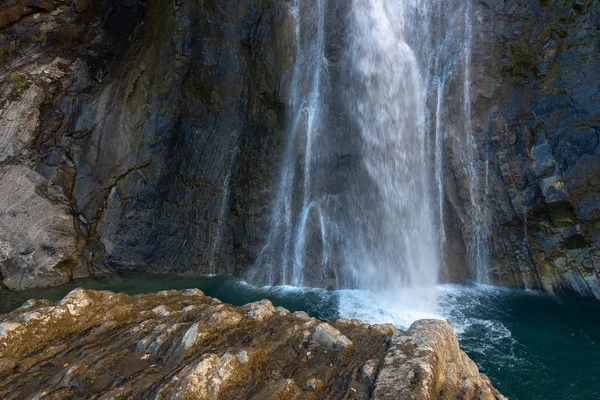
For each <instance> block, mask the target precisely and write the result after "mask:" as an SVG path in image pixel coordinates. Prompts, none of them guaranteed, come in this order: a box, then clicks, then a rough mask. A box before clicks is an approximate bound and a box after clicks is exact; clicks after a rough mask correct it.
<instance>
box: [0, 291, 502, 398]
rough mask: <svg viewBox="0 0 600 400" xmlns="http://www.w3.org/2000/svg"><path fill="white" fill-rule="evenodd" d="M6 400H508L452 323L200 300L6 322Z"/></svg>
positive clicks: (15, 316)
mask: <svg viewBox="0 0 600 400" xmlns="http://www.w3.org/2000/svg"><path fill="white" fill-rule="evenodd" d="M0 398H3V399H17V398H18V399H71V398H77V399H81V398H97V399H122V398H153V399H321V398H323V399H342V398H343V399H369V398H374V399H395V400H398V399H505V397H503V396H502V395H501V394H499V393H498V391H497V390H495V389H494V388H493V386H492V384H491V383H490V381H489V379H488V378H487V377H486V376H485V375H482V374H480V373H479V371H478V369H477V366H476V365H475V363H474V362H473V361H471V360H470V359H469V358H468V357H467V356H466V355H465V353H463V352H462V351H461V350H460V348H459V346H458V341H457V339H456V337H455V336H454V332H453V330H452V328H451V327H450V325H448V324H447V323H446V322H443V321H437V320H422V321H418V322H415V323H414V324H413V325H412V326H411V327H410V329H409V330H408V331H406V332H402V331H400V330H396V329H395V328H394V327H393V326H392V325H368V324H364V323H362V322H360V321H357V320H344V319H339V320H336V321H332V322H330V323H327V322H322V321H319V320H317V319H315V318H310V317H309V316H308V315H307V314H306V313H304V312H295V313H293V314H291V313H290V312H289V311H288V310H286V309H284V308H281V307H274V306H273V304H271V302H269V301H268V300H263V301H260V302H256V303H251V304H247V305H245V306H242V307H232V306H230V305H226V304H222V303H221V302H220V301H219V300H216V299H213V298H210V297H208V296H205V295H204V294H203V293H202V292H201V291H199V290H196V289H191V290H184V291H164V292H160V293H156V294H144V295H138V296H127V295H125V294H123V293H112V292H108V291H91V290H83V289H75V290H73V291H72V292H71V293H69V294H68V295H67V296H66V297H65V298H64V299H63V300H62V301H60V302H58V303H53V302H51V301H49V300H29V301H27V302H26V303H25V304H24V305H23V306H22V307H20V308H18V309H17V310H15V311H13V312H11V313H9V314H6V315H3V316H0Z"/></svg>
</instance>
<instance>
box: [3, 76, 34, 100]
mask: <svg viewBox="0 0 600 400" xmlns="http://www.w3.org/2000/svg"><path fill="white" fill-rule="evenodd" d="M8 78H9V79H10V80H11V81H12V84H13V89H12V91H11V93H10V96H11V97H12V98H19V97H21V96H22V95H23V93H25V91H26V90H27V89H29V81H28V80H27V78H26V77H25V75H23V74H20V73H18V72H15V71H10V72H9V73H8Z"/></svg>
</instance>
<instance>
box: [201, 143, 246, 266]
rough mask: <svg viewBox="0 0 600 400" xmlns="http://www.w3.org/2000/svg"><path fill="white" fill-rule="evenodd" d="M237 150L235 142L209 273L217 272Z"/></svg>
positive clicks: (214, 236) (213, 243)
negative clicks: (217, 261)
mask: <svg viewBox="0 0 600 400" xmlns="http://www.w3.org/2000/svg"><path fill="white" fill-rule="evenodd" d="M239 150H240V146H239V143H237V144H236V145H235V147H234V149H233V151H232V152H231V158H230V159H229V168H227V175H225V180H224V181H223V189H222V195H221V207H220V209H219V216H218V218H217V229H216V230H215V234H214V235H213V238H212V246H211V251H210V258H209V261H208V267H209V271H210V274H211V275H212V274H216V273H217V266H216V257H217V255H218V251H219V249H220V246H221V244H222V243H221V240H222V239H223V224H224V223H225V214H226V212H227V207H228V206H229V194H230V188H229V186H230V183H231V175H232V174H233V167H234V165H235V160H236V159H237V155H238V152H239Z"/></svg>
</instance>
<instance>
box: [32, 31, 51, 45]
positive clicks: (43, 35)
mask: <svg viewBox="0 0 600 400" xmlns="http://www.w3.org/2000/svg"><path fill="white" fill-rule="evenodd" d="M47 40H48V39H47V38H46V32H41V33H40V36H35V35H31V41H32V42H33V43H46V41H47Z"/></svg>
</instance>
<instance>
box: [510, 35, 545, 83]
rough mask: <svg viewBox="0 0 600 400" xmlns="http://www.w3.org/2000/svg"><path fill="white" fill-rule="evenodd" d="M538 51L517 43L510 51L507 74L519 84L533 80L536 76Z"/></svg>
mask: <svg viewBox="0 0 600 400" xmlns="http://www.w3.org/2000/svg"><path fill="white" fill-rule="evenodd" d="M537 54H538V50H537V49H536V48H534V47H531V46H527V45H525V44H522V43H516V44H514V45H513V46H511V47H510V49H509V50H508V60H509V63H508V65H507V72H508V74H509V75H510V77H511V78H512V79H513V80H514V81H517V82H520V81H524V80H525V79H527V78H531V77H533V76H534V74H535V63H536V59H537Z"/></svg>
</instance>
